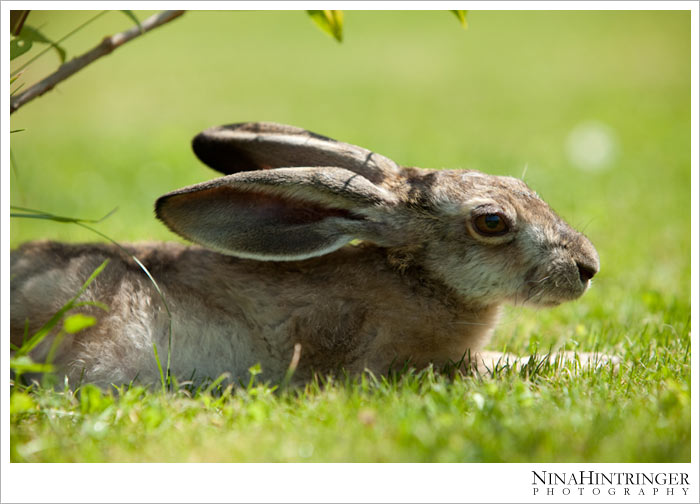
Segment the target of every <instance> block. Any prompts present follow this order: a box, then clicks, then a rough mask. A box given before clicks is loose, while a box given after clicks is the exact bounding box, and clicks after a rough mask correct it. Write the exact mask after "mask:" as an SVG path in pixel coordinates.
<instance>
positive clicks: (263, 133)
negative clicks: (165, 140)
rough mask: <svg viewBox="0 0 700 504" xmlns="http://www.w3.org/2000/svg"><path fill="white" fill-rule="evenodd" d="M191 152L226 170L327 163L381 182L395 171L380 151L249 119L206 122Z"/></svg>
mask: <svg viewBox="0 0 700 504" xmlns="http://www.w3.org/2000/svg"><path fill="white" fill-rule="evenodd" d="M192 149H193V150H194V152H195V154H196V155H197V157H198V158H199V159H200V160H201V161H202V162H203V163H205V164H206V165H208V166H210V167H211V168H214V169H215V170H217V171H219V172H221V173H225V174H232V173H238V172H241V171H253V170H265V169H269V168H284V167H295V166H298V167H304V166H332V167H338V168H345V169H348V170H350V171H353V172H355V173H357V174H359V175H362V176H363V177H365V178H366V179H367V180H369V181H370V182H373V183H375V184H381V183H382V181H383V180H384V179H385V178H387V177H389V178H390V177H392V176H398V175H399V172H400V168H399V166H398V165H397V164H396V163H395V162H394V161H392V160H391V159H388V158H386V157H384V156H382V155H380V154H377V153H375V152H372V151H370V150H367V149H363V148H362V147H358V146H356V145H350V144H346V143H343V142H338V141H336V140H333V139H332V138H327V137H325V136H322V135H318V134H316V133H312V132H310V131H307V130H304V129H301V128H296V127H294V126H286V125H283V124H276V123H266V122H252V123H239V124H229V125H226V126H217V127H214V128H209V129H207V130H205V131H203V132H201V133H200V134H199V135H197V136H196V137H194V139H193V140H192Z"/></svg>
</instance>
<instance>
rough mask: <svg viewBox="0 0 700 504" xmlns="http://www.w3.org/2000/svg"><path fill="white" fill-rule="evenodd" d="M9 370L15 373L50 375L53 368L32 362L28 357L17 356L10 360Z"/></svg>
mask: <svg viewBox="0 0 700 504" xmlns="http://www.w3.org/2000/svg"><path fill="white" fill-rule="evenodd" d="M10 369H12V370H13V371H14V372H15V373H18V374H21V373H50V372H51V371H53V366H51V365H49V364H41V363H39V362H34V361H33V360H32V358H31V357H29V356H28V355H19V356H15V357H12V358H11V359H10Z"/></svg>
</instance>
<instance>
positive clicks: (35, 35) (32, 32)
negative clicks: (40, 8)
mask: <svg viewBox="0 0 700 504" xmlns="http://www.w3.org/2000/svg"><path fill="white" fill-rule="evenodd" d="M18 40H24V41H26V42H29V45H30V46H31V43H32V42H38V43H40V44H48V45H50V46H52V47H53V48H54V49H56V52H57V53H58V57H59V58H61V63H65V61H66V50H65V49H63V48H62V47H61V46H59V45H58V44H56V43H55V42H53V41H52V40H50V39H48V38H47V37H46V36H44V34H42V33H41V32H40V31H39V30H37V29H36V28H34V27H32V26H29V25H24V27H23V28H22V31H21V32H20V34H19V37H18ZM24 52H26V51H24ZM10 59H12V58H10Z"/></svg>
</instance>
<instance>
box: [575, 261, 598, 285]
mask: <svg viewBox="0 0 700 504" xmlns="http://www.w3.org/2000/svg"><path fill="white" fill-rule="evenodd" d="M576 267H577V268H578V276H579V278H580V279H581V281H582V282H583V283H586V282H588V281H589V280H590V279H591V278H593V276H594V275H595V274H596V273H597V272H598V270H597V269H596V268H592V267H590V266H587V265H585V264H583V263H580V262H578V261H576Z"/></svg>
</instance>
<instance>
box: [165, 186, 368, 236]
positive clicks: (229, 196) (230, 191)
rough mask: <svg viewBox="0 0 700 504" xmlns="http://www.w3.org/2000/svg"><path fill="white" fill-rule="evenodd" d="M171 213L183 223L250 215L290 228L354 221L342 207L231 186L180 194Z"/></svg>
mask: <svg viewBox="0 0 700 504" xmlns="http://www.w3.org/2000/svg"><path fill="white" fill-rule="evenodd" d="M203 204H204V205H205V206H204V207H203V206H202V205H203ZM169 213H170V216H171V217H174V218H175V219H177V220H180V221H182V220H183V219H185V220H189V219H191V218H193V217H195V216H202V217H206V218H207V219H216V220H220V221H222V222H224V223H226V222H229V221H231V220H239V219H241V218H243V217H244V216H245V214H249V215H250V216H254V217H255V219H256V220H257V222H258V223H259V224H265V223H267V222H276V223H280V224H284V225H291V226H294V225H300V224H312V223H315V222H319V221H321V220H323V219H327V218H329V217H342V218H346V219H352V218H354V217H353V216H352V213H351V212H350V211H349V210H346V209H343V208H332V207H326V206H323V205H320V204H317V203H314V202H312V201H308V200H301V199H295V198H290V197H288V196H286V195H282V194H276V193H274V192H262V191H255V190H246V191H242V190H240V189H237V188H233V187H230V186H219V187H215V188H212V189H208V190H204V191H198V192H192V193H185V194H182V195H179V196H178V197H177V198H175V199H174V200H173V201H172V205H171V207H170V209H169ZM202 214H205V215H202Z"/></svg>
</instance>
